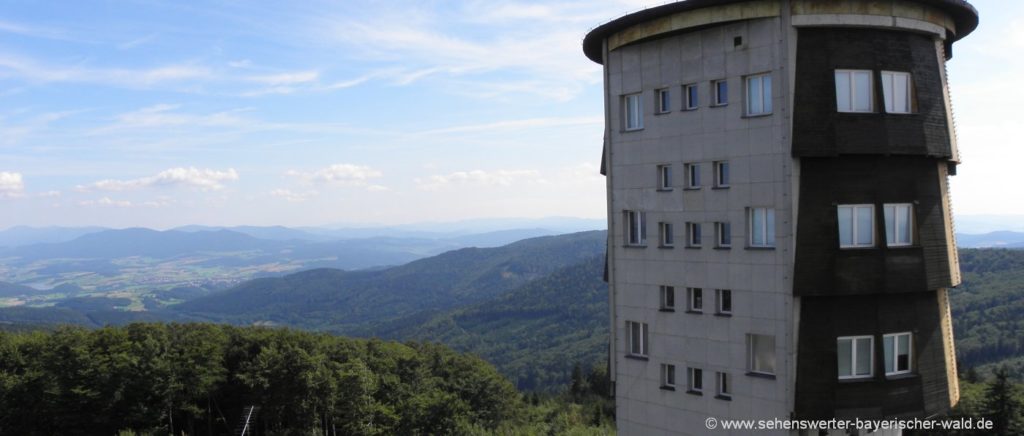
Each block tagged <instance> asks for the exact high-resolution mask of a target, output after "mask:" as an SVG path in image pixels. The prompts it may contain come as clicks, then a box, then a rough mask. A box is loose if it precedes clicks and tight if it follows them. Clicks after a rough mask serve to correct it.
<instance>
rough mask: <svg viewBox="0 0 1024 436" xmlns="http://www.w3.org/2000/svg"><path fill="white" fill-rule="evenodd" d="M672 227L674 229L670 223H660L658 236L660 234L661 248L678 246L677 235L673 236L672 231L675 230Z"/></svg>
mask: <svg viewBox="0 0 1024 436" xmlns="http://www.w3.org/2000/svg"><path fill="white" fill-rule="evenodd" d="M672 227H673V226H672V223H669V222H660V223H658V234H659V236H658V237H659V239H660V241H659V242H660V243H659V244H658V246H659V247H665V248H672V247H675V245H676V238H675V235H673V234H672V230H673V228H672Z"/></svg>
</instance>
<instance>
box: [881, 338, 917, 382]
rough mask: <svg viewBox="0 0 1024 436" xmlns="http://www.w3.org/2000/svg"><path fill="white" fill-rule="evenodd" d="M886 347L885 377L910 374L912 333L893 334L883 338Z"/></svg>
mask: <svg viewBox="0 0 1024 436" xmlns="http://www.w3.org/2000/svg"><path fill="white" fill-rule="evenodd" d="M882 344H883V345H884V346H885V375H899V374H907V373H909V372H910V357H911V353H912V351H911V346H912V342H911V338H910V333H893V334H889V335H884V336H882Z"/></svg>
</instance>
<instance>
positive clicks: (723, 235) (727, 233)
mask: <svg viewBox="0 0 1024 436" xmlns="http://www.w3.org/2000/svg"><path fill="white" fill-rule="evenodd" d="M715 248H732V224H729V222H728V221H717V222H715Z"/></svg>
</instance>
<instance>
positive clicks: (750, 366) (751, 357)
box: [747, 333, 778, 375]
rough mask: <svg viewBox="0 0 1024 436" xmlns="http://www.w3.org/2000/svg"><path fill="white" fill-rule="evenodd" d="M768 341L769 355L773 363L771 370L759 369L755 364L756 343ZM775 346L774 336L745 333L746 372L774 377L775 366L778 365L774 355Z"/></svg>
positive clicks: (776, 357)
mask: <svg viewBox="0 0 1024 436" xmlns="http://www.w3.org/2000/svg"><path fill="white" fill-rule="evenodd" d="M769 339H770V340H771V341H772V346H771V353H772V355H773V358H772V362H773V363H772V368H770V370H769V368H761V367H759V365H758V364H757V354H756V348H757V343H759V342H760V341H761V340H769ZM775 345H776V344H775V336H774V335H760V334H755V333H747V371H750V372H751V373H754V374H765V375H775V366H776V364H777V363H778V356H776V355H775Z"/></svg>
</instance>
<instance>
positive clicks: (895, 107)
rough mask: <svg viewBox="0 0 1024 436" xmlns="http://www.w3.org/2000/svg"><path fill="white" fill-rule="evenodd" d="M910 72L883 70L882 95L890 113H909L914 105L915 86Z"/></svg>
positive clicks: (886, 108) (886, 109)
mask: <svg viewBox="0 0 1024 436" xmlns="http://www.w3.org/2000/svg"><path fill="white" fill-rule="evenodd" d="M910 85H911V83H910V73H899V72H895V71H882V95H883V96H884V97H885V111H886V112H887V113H890V114H909V113H910V112H912V109H913V108H912V106H913V94H912V92H913V91H912V90H913V87H912V86H910Z"/></svg>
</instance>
